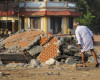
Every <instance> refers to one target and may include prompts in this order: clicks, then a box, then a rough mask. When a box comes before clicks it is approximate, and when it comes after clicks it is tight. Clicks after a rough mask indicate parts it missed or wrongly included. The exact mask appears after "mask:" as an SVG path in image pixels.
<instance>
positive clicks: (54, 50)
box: [38, 37, 60, 63]
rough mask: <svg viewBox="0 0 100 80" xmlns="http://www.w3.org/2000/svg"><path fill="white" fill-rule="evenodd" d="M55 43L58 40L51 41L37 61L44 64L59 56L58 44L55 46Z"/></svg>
mask: <svg viewBox="0 0 100 80" xmlns="http://www.w3.org/2000/svg"><path fill="white" fill-rule="evenodd" d="M57 42H58V40H57V38H56V37H54V38H53V39H51V40H50V41H49V43H48V44H47V45H46V46H45V47H44V49H43V50H42V52H41V53H40V55H39V56H38V60H39V61H41V62H42V63H44V62H46V61H47V60H49V59H50V58H55V57H56V56H58V55H59V54H60V51H59V44H57Z"/></svg>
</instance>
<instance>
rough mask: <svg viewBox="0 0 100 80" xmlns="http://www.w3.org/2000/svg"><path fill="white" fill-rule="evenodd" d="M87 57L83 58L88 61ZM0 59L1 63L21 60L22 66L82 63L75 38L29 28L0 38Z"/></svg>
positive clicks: (19, 61)
mask: <svg viewBox="0 0 100 80" xmlns="http://www.w3.org/2000/svg"><path fill="white" fill-rule="evenodd" d="M89 57H91V55H90V56H89V55H88V56H87V57H86V59H85V60H87V61H88V58H89ZM0 59H1V64H3V63H4V64H8V63H12V62H15V63H17V64H18V63H21V62H22V63H24V65H23V64H22V66H25V67H26V66H29V67H41V66H42V65H43V64H44V65H45V64H46V65H47V64H48V65H51V64H55V65H60V64H67V65H72V64H74V63H82V61H81V54H80V50H79V49H78V46H77V42H76V39H75V38H73V37H72V36H58V35H50V34H48V35H47V34H44V32H42V31H39V30H31V29H29V30H21V31H18V32H17V33H15V34H12V35H11V36H9V37H7V38H6V39H0ZM2 62H3V63H2ZM38 62H39V64H38ZM88 62H89V61H88ZM15 63H14V64H15ZM8 65H9V64H8ZM11 65H13V64H11ZM18 66H19V64H18Z"/></svg>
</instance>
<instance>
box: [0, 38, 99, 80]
mask: <svg viewBox="0 0 100 80" xmlns="http://www.w3.org/2000/svg"><path fill="white" fill-rule="evenodd" d="M97 38H98V37H97ZM97 40H98V39H97ZM95 41H96V39H95ZM95 50H96V52H98V54H99V53H100V45H95ZM0 72H3V73H4V76H2V77H0V80H100V67H98V68H95V64H94V63H87V67H86V68H82V67H80V64H77V67H76V66H75V65H74V66H73V67H71V66H67V65H60V66H45V67H43V68H38V69H34V68H5V67H0Z"/></svg>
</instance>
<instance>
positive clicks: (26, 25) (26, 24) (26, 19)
mask: <svg viewBox="0 0 100 80" xmlns="http://www.w3.org/2000/svg"><path fill="white" fill-rule="evenodd" d="M24 21H25V22H24V24H25V29H26V28H27V27H28V22H27V21H28V18H25V20H24Z"/></svg>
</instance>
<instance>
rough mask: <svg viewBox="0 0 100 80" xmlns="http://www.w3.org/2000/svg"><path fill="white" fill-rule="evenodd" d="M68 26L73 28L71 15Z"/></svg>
mask: <svg viewBox="0 0 100 80" xmlns="http://www.w3.org/2000/svg"><path fill="white" fill-rule="evenodd" d="M69 28H70V29H73V17H70V18H69Z"/></svg>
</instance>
